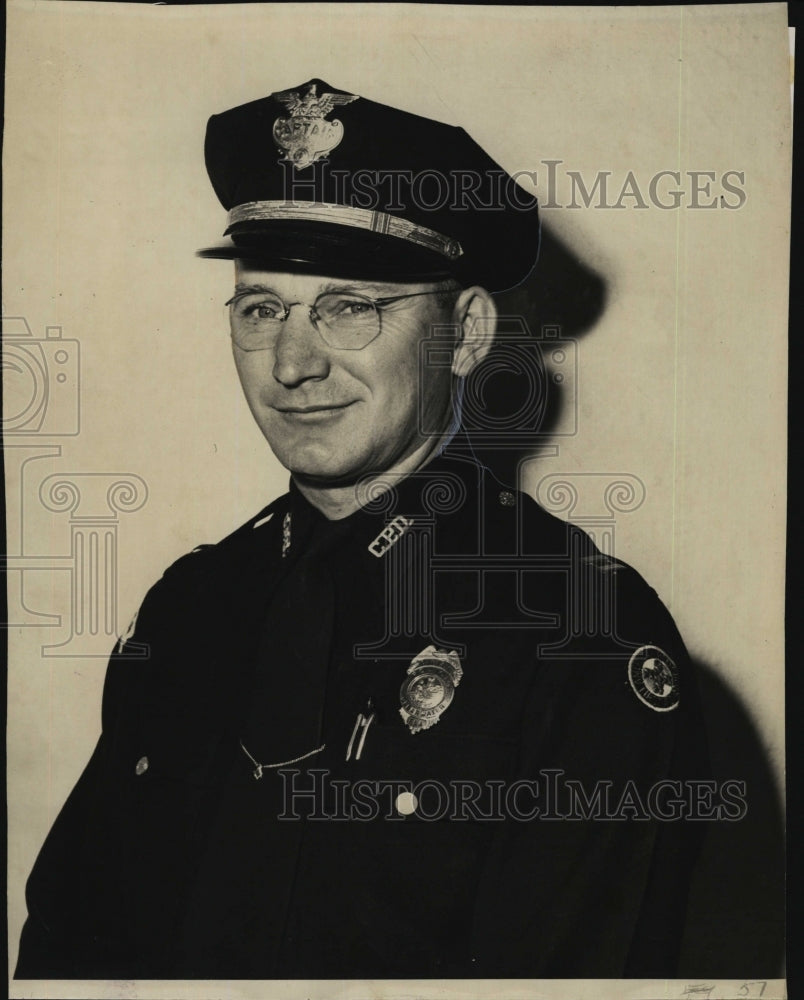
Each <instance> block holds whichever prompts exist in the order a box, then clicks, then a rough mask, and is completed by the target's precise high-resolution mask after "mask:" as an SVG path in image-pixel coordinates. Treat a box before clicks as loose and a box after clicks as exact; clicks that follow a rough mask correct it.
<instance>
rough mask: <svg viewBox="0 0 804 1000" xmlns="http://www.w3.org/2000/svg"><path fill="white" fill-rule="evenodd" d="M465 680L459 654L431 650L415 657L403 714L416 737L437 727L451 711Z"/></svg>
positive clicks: (405, 685) (403, 699) (404, 689)
mask: <svg viewBox="0 0 804 1000" xmlns="http://www.w3.org/2000/svg"><path fill="white" fill-rule="evenodd" d="M461 677H463V669H462V668H461V661H460V659H459V657H458V654H457V653H456V652H455V650H452V651H451V652H447V651H446V650H445V649H436V647H435V646H428V647H427V649H424V650H422V652H421V653H419V655H418V656H416V657H414V658H413V660H412V661H411V664H410V666H409V667H408V676H407V677H406V678H405V680H404V682H403V684H402V687H401V689H400V691H399V698H400V701H401V703H402V707H401V708H400V709H399V714H400V715H401V716H402V718H403V720H404V722H405V725H406V726H407V727H408V729H409V730H410V731H411V732H412V733H418V732H421V730H422V729H429V728H430V727H431V726H434V725H435V724H436V723H437V722H438V720H439V719H440V718H441V716H442V715H443V714H444V712H445V711H446V710H447V709H448V708H449V706H450V704H451V702H452V699H453V697H454V695H455V688H456V687H457V686H458V685H459V684H460V682H461Z"/></svg>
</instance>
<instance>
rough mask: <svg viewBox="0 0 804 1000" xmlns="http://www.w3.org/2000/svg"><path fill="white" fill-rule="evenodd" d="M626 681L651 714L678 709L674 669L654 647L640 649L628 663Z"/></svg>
mask: <svg viewBox="0 0 804 1000" xmlns="http://www.w3.org/2000/svg"><path fill="white" fill-rule="evenodd" d="M628 681H629V683H630V684H631V687H632V688H633V690H634V694H635V695H636V696H637V698H639V700H640V701H641V702H643V703H644V704H645V705H647V706H648V708H652V709H653V710H654V712H669V711H670V710H671V709H673V708H677V707H678V703H679V691H678V670H677V668H676V665H675V663H673V661H672V660H671V659H670V657H669V656H668V655H667V653H665V652H664V650H663V649H659V647H658V646H640V647H639V649H638V650H637V651H636V652H635V653H634V654H633V656H632V657H631V659H630V660H629V661H628Z"/></svg>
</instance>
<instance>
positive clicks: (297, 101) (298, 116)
mask: <svg viewBox="0 0 804 1000" xmlns="http://www.w3.org/2000/svg"><path fill="white" fill-rule="evenodd" d="M316 89H317V84H315V83H311V84H309V85H308V87H307V93H306V94H304V95H302V94H300V93H299V91H298V90H283V91H282V93H280V94H274V95H273V96H274V97H275V98H276V99H277V101H281V102H282V103H283V104H284V105H285V107H286V108H287V109H288V111H289V112H290V118H277V119H276V121H275V122H274V129H273V133H274V142H276V145H277V148H278V149H279V152H280V153H282V154H283V155H284V158H285V159H286V160H290V161H291V163H293V164H294V165H295V166H297V167H299V168H303V167H309V166H310V164H312V163H315V162H316V160H320V159H321V158H322V157H323V156H326V155H327V153H329V152H331V151H332V150H333V149H335V147H336V146H337V145H339V143H340V141H341V140H342V139H343V124H342V123H341V122H339V121H338V120H337V119H336V120H335V121H332V122H328V121H326V116H327V115H328V114H329V113H330V111H332V109H333V108H334V107H337V106H338V105H340V104H351V103H352V101H356V100H357V95H356V94H330V93H326V94H321V96H320V97H319V96H318V94H317V93H316Z"/></svg>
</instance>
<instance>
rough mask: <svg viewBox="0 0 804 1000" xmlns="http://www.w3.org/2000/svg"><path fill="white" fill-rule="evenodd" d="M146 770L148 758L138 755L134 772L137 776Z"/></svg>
mask: <svg viewBox="0 0 804 1000" xmlns="http://www.w3.org/2000/svg"><path fill="white" fill-rule="evenodd" d="M147 770H148V758H147V757H140V759H139V760H138V761H137V766H136V767H135V768H134V773H135V774H136V775H137V777H139V776H140V775H141V774H145V772H146V771H147Z"/></svg>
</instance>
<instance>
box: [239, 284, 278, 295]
mask: <svg viewBox="0 0 804 1000" xmlns="http://www.w3.org/2000/svg"><path fill="white" fill-rule="evenodd" d="M234 290H235V295H248V294H249V293H250V292H273V291H274V289H273V288H271V286H270V285H263V284H260V283H257V284H256V285H252V284H249V285H246V284H244V283H243V282H242V281H238V282H237V284H236V285H235V287H234Z"/></svg>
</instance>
